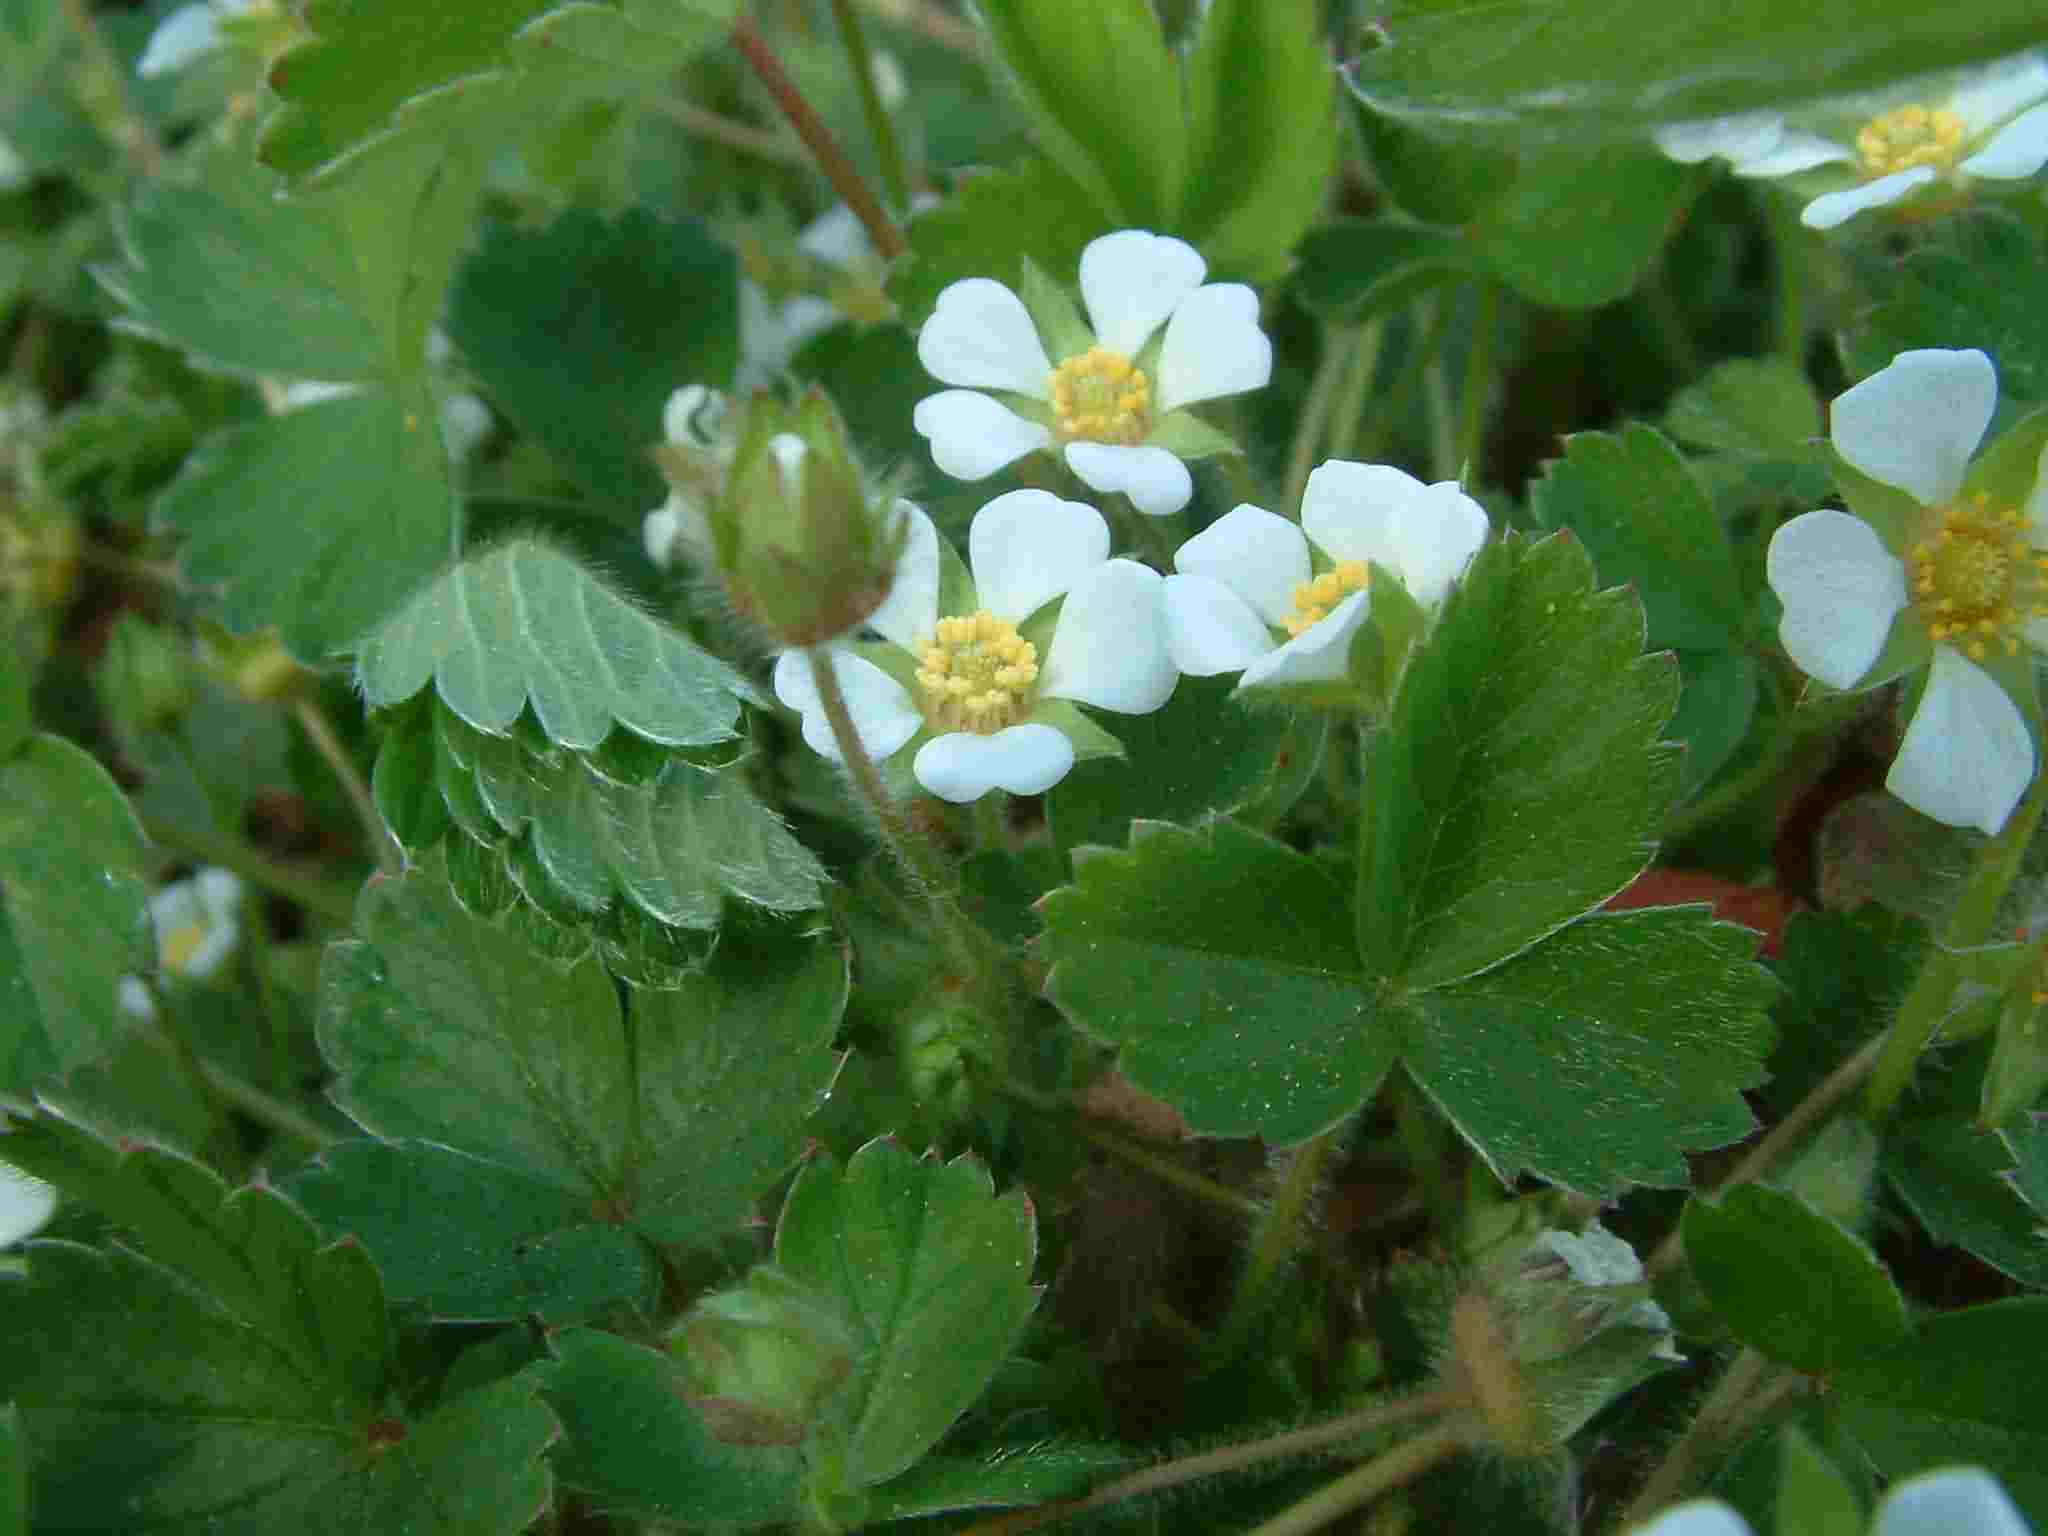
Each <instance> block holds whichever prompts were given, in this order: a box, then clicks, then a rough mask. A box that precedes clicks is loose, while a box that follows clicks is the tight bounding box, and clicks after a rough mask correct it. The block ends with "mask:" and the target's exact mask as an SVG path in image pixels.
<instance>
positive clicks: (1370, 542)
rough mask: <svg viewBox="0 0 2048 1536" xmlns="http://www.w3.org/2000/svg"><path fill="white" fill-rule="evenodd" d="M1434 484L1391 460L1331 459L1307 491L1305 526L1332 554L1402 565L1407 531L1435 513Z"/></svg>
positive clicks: (1303, 502) (1303, 510) (1314, 474)
mask: <svg viewBox="0 0 2048 1536" xmlns="http://www.w3.org/2000/svg"><path fill="white" fill-rule="evenodd" d="M1435 506H1436V503H1435V501H1434V500H1432V498H1431V496H1430V488H1429V487H1428V486H1426V485H1424V484H1423V483H1422V482H1421V481H1420V480H1418V479H1416V478H1415V477H1414V476H1413V475H1411V474H1408V473H1407V472H1406V471H1404V470H1399V469H1396V468H1394V466H1393V465H1391V464H1359V463H1355V462H1353V461H1352V460H1350V459H1325V460H1324V461H1323V462H1322V463H1320V464H1318V465H1317V466H1316V467H1315V468H1314V469H1313V470H1311V471H1310V472H1309V477H1308V483H1307V484H1306V485H1304V486H1303V487H1302V492H1301V528H1302V532H1304V533H1306V534H1307V535H1308V536H1309V539H1310V541H1311V542H1313V543H1314V544H1315V545H1316V547H1317V548H1319V549H1321V550H1322V551H1323V553H1324V554H1326V555H1328V556H1329V557H1330V558H1331V559H1332V560H1374V561H1377V562H1378V563H1379V564H1381V565H1384V566H1387V567H1388V568H1389V569H1395V570H1398V569H1399V568H1400V564H1401V561H1402V558H1403V555H1404V552H1405V545H1406V540H1405V537H1404V531H1405V530H1406V529H1407V527H1408V526H1409V525H1410V524H1416V525H1419V524H1420V523H1421V522H1422V520H1423V519H1425V518H1427V517H1430V516H1432V515H1434V510H1435Z"/></svg>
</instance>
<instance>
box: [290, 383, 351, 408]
mask: <svg viewBox="0 0 2048 1536" xmlns="http://www.w3.org/2000/svg"><path fill="white" fill-rule="evenodd" d="M362 392H363V386H362V385H360V384H335V383H331V382H329V381H328V380H326V379H294V380H292V382H291V383H289V384H287V385H285V387H284V389H283V391H282V392H281V393H280V395H279V396H278V403H279V404H280V405H281V406H282V407H283V408H284V409H285V410H287V411H302V410H304V409H305V408H306V407H307V406H309V405H319V404H322V403H323V402H325V401H328V400H345V399H347V398H348V397H349V396H350V395H359V394H361V393H362Z"/></svg>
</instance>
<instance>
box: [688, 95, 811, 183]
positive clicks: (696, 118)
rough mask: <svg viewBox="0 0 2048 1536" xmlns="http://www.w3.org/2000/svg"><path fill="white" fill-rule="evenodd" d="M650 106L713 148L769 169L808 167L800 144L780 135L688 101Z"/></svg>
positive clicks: (807, 158)
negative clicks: (749, 157)
mask: <svg viewBox="0 0 2048 1536" xmlns="http://www.w3.org/2000/svg"><path fill="white" fill-rule="evenodd" d="M652 105H653V106H654V108H655V110H656V111H658V112H660V113H661V115H662V116H663V117H666V118H668V119H669V120H670V121H672V122H674V123H676V124H677V125H679V126H680V127H681V128H682V130H683V132H685V133H688V134H694V135H695V136H696V137H698V138H700V139H709V140H710V141H711V142H712V143H714V144H723V145H724V146H725V147H726V148H727V149H736V150H738V151H739V152H740V153H741V154H743V155H752V156H754V158H756V159H757V160H766V161H768V162H769V163H770V164H772V165H789V166H799V167H808V166H809V165H810V163H811V157H810V156H809V155H807V154H805V153H804V148H803V146H802V145H801V144H799V143H797V142H795V141H794V140H792V139H787V138H784V137H783V136H782V135H781V134H779V133H770V132H768V131H767V130H766V129H764V128H756V127H755V126H754V125H753V124H752V123H743V122H741V121H739V120H738V119H737V118H731V117H721V116H720V115H719V114H718V113H716V112H707V111H706V110H705V109H704V108H702V107H699V106H693V105H692V104H691V103H689V102H687V101H664V100H662V99H660V98H658V97H657V98H656V99H655V100H654V102H653V103H652Z"/></svg>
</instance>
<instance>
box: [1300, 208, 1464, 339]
mask: <svg viewBox="0 0 2048 1536" xmlns="http://www.w3.org/2000/svg"><path fill="white" fill-rule="evenodd" d="M1478 271H1479V267H1478V264H1477V262H1476V261H1475V259H1474V257H1473V255H1472V248H1471V244H1470V242H1469V241H1467V240H1466V239H1464V237H1462V236H1461V235H1458V234H1455V233H1453V232H1452V231H1450V230H1444V229H1432V228H1430V227H1429V226H1427V225H1423V224H1401V223H1396V222H1395V221H1393V220H1391V219H1338V220H1336V221H1334V222H1332V223H1329V224H1325V225H1323V226H1322V227H1321V228H1319V229H1316V230H1313V231H1311V232H1310V234H1309V236H1308V238H1307V239H1305V240H1303V241H1302V242H1301V252H1300V262H1299V266H1298V269H1297V271H1296V272H1295V276H1294V283H1295V291H1296V292H1297V293H1299V294H1300V295H1301V301H1302V302H1303V303H1304V304H1306V305H1308V306H1309V307H1310V308H1311V309H1313V310H1315V311H1316V312H1317V313H1319V314H1321V315H1322V316H1323V317H1324V318H1326V319H1329V320H1333V321H1335V322H1337V323H1338V324H1340V325H1359V324H1362V323H1363V322H1364V321H1367V320H1370V319H1371V318H1372V317H1373V316H1374V315H1378V314H1382V313H1384V312H1386V311H1388V310H1391V309H1393V308H1394V307H1395V306H1396V305H1399V304H1405V303H1406V302H1407V301H1408V300H1410V299H1412V298H1415V297H1416V296H1417V295H1419V294H1422V293H1426V292H1427V291H1428V290H1430V289H1432V288H1435V287H1438V286H1440V285H1442V284H1445V283H1451V282H1456V281H1458V280H1459V279H1460V278H1466V277H1470V276H1472V275H1474V274H1475V273H1477V272H1478Z"/></svg>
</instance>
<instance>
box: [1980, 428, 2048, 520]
mask: <svg viewBox="0 0 2048 1536" xmlns="http://www.w3.org/2000/svg"><path fill="white" fill-rule="evenodd" d="M2043 447H2048V406H2044V407H2042V408H2041V409H2040V410H2037V411H2033V412H2030V413H2029V414H2027V415H2026V416H2024V417H2022V418H2021V419H2020V420H2019V421H2017V422H2015V423H2014V424H2013V426H2012V428H2011V429H2010V430H2009V431H2006V432H2003V433H2000V434H1999V437H1998V439H1997V441H1995V442H1994V443H1992V445H1991V446H1990V447H1989V448H1986V449H1985V450H1984V452H1983V453H1981V454H1979V455H1978V457H1977V460H1976V462H1975V463H1973V464H1972V465H1971V466H1970V468H1969V470H1968V472H1967V473H1965V474H1964V476H1963V495H1965V496H1976V495H1978V494H1979V493H1982V494H1983V495H1984V496H1985V497H1986V498H1987V499H1988V500H1989V501H1990V502H1991V505H1992V507H1993V508H1994V509H1997V510H2001V511H2002V510H2004V509H2006V508H2013V509H2021V508H2024V507H2025V506H2026V505H2027V503H2028V501H2029V500H2030V499H2031V498H2032V497H2033V494H2034V491H2035V488H2036V486H2037V485H2038V484H2039V482H2040V480H2041V478H2042V475H2041V451H2042V449H2043Z"/></svg>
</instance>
